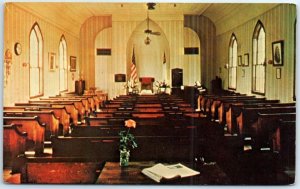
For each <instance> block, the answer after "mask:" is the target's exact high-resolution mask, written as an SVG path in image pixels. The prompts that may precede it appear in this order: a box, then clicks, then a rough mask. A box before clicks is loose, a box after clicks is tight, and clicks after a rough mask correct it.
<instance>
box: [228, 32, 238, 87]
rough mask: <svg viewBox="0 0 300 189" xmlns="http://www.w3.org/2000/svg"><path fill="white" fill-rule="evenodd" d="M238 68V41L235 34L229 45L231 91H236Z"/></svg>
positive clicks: (229, 85)
mask: <svg viewBox="0 0 300 189" xmlns="http://www.w3.org/2000/svg"><path fill="white" fill-rule="evenodd" d="M236 68H237V40H236V37H235V35H234V34H232V36H231V39H230V44H229V68H228V78H229V82H228V83H229V84H228V87H229V89H236Z"/></svg>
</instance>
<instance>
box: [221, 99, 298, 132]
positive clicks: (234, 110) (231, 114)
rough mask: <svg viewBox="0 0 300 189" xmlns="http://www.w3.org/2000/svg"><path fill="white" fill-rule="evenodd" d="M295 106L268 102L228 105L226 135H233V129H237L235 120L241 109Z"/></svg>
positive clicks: (293, 104)
mask: <svg viewBox="0 0 300 189" xmlns="http://www.w3.org/2000/svg"><path fill="white" fill-rule="evenodd" d="M285 106H290V107H293V106H295V103H272V102H271V103H270V102H269V101H268V102H259V103H255V104H245V103H242V102H240V103H233V104H231V105H230V107H229V108H228V110H227V111H226V113H225V114H226V120H225V122H226V125H227V128H228V133H230V134H233V130H232V129H233V128H237V125H236V124H237V122H236V118H237V117H238V116H239V115H240V114H241V112H242V110H243V108H264V107H265V108H268V107H285Z"/></svg>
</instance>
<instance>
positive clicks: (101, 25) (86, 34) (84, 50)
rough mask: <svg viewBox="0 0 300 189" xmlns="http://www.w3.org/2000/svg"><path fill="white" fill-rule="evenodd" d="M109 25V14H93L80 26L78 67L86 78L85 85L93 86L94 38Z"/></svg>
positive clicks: (87, 86)
mask: <svg viewBox="0 0 300 189" xmlns="http://www.w3.org/2000/svg"><path fill="white" fill-rule="evenodd" d="M108 27H111V16H93V17H91V18H88V19H87V20H86V21H85V22H84V23H83V24H82V26H81V29H80V34H79V36H80V37H79V38H80V40H79V46H80V49H79V54H80V58H79V69H80V75H82V77H83V79H84V80H86V83H85V85H86V86H85V87H86V88H87V89H88V88H89V87H95V38H96V36H97V35H98V33H99V32H100V31H101V30H103V29H105V28H108Z"/></svg>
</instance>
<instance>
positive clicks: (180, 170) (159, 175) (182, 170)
mask: <svg viewBox="0 0 300 189" xmlns="http://www.w3.org/2000/svg"><path fill="white" fill-rule="evenodd" d="M142 173H143V174H144V175H146V176H148V177H149V178H151V179H153V180H154V181H156V182H161V180H163V179H165V180H171V179H176V178H184V177H190V176H195V175H198V174H200V172H198V171H194V170H192V169H190V168H188V167H186V166H184V165H182V164H180V163H177V164H172V165H163V164H161V163H158V164H156V165H154V166H152V167H149V168H145V169H143V170H142Z"/></svg>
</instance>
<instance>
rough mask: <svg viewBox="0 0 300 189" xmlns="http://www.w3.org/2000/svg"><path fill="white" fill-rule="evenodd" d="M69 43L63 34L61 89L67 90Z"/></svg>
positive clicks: (60, 65)
mask: <svg viewBox="0 0 300 189" xmlns="http://www.w3.org/2000/svg"><path fill="white" fill-rule="evenodd" d="M67 62H68V61H67V43H66V40H65V37H64V36H62V37H61V39H60V42H59V91H65V90H67V86H68V74H67V66H68V63H67Z"/></svg>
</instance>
